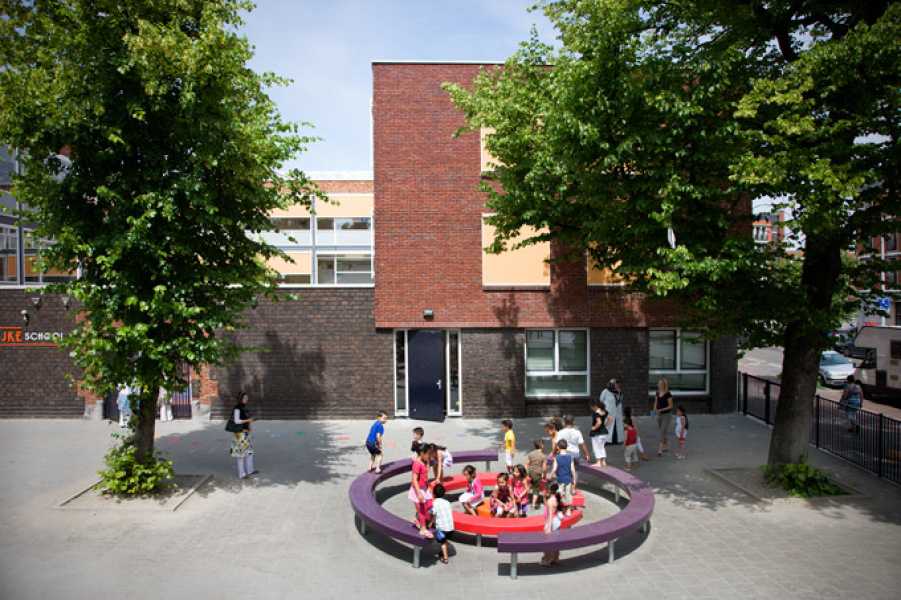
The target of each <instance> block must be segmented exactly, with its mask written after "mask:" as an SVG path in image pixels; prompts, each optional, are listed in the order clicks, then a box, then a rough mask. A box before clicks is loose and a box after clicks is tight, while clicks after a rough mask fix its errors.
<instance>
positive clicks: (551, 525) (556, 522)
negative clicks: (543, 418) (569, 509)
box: [541, 440, 563, 567]
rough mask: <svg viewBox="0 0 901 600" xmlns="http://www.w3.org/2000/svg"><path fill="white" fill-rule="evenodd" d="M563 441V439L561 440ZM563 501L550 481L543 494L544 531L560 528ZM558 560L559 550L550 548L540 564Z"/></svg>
mask: <svg viewBox="0 0 901 600" xmlns="http://www.w3.org/2000/svg"><path fill="white" fill-rule="evenodd" d="M561 441H563V440H561ZM562 505H563V502H562V499H561V498H560V490H559V488H558V486H557V484H556V483H552V484H550V485H549V486H548V487H547V491H545V496H544V532H545V533H553V532H554V531H557V530H558V529H560V523H562V522H563V515H562V514H561V512H560V508H561V507H562ZM558 562H560V551H559V550H551V551H548V552H545V553H544V556H542V557H541V566H543V567H550V566H551V565H556V564H557V563H558Z"/></svg>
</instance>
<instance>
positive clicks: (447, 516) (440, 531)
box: [432, 483, 454, 564]
mask: <svg viewBox="0 0 901 600" xmlns="http://www.w3.org/2000/svg"><path fill="white" fill-rule="evenodd" d="M432 495H433V496H434V500H432V514H433V515H435V541H437V542H438V543H439V544H441V558H440V559H439V560H441V562H442V563H444V564H447V546H448V543H447V538H448V537H450V534H451V533H453V532H454V514H453V512H451V505H450V502H448V501H447V500H445V499H444V486H443V485H441V484H440V483H437V484H435V487H434V489H433V490H432Z"/></svg>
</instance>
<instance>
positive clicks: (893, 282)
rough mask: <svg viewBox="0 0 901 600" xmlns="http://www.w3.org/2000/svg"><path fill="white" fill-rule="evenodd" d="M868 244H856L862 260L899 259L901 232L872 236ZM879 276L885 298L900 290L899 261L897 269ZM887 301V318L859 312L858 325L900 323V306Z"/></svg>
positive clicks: (900, 255) (900, 267) (900, 264)
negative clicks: (888, 303)
mask: <svg viewBox="0 0 901 600" xmlns="http://www.w3.org/2000/svg"><path fill="white" fill-rule="evenodd" d="M870 246H871V248H866V247H864V246H863V245H858V247H857V256H858V257H860V258H861V259H863V260H866V259H867V258H869V257H871V256H874V257H876V258H880V259H882V260H886V261H890V262H894V261H897V260H901V233H897V232H896V233H887V234H885V235H882V236H878V237H874V238H872V239H871V240H870ZM871 251H872V253H871ZM880 278H881V280H882V283H881V284H880V286H881V288H882V290H883V291H884V292H886V295H885V297H886V298H889V294H888V292H897V291H901V263H898V269H892V270H889V271H883V272H882V273H881V274H880ZM889 302H890V308H889V311H888V312H889V316H888V318H885V317H880V316H878V315H866V314H863V313H861V314H860V316H859V317H858V326H860V327H862V326H864V325H901V308H899V307H898V304H897V303H896V302H895V301H894V300H889Z"/></svg>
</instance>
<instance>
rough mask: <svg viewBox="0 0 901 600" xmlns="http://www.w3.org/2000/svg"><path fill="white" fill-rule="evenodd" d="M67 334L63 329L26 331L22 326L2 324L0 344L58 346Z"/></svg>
mask: <svg viewBox="0 0 901 600" xmlns="http://www.w3.org/2000/svg"><path fill="white" fill-rule="evenodd" d="M65 335H66V334H65V333H63V332H62V331H24V330H23V329H22V328H21V327H5V326H0V346H25V347H39V348H41V347H43V348H56V347H57V345H58V342H59V341H60V340H62V339H63V337H65Z"/></svg>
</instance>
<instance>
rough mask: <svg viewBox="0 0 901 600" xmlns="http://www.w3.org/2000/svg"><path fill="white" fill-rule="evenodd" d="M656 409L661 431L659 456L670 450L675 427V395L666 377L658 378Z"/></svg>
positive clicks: (659, 430)
mask: <svg viewBox="0 0 901 600" xmlns="http://www.w3.org/2000/svg"><path fill="white" fill-rule="evenodd" d="M654 409H655V410H656V411H657V431H658V432H659V433H660V444H659V445H658V446H657V456H663V453H664V452H665V451H668V450H669V432H670V429H672V428H673V395H672V394H671V393H670V391H669V381H667V380H666V377H661V378H660V379H658V380H657V401H656V402H655V404H654Z"/></svg>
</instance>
